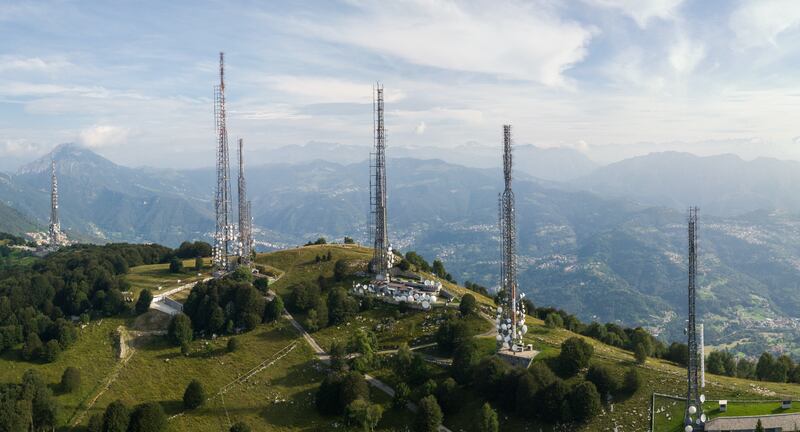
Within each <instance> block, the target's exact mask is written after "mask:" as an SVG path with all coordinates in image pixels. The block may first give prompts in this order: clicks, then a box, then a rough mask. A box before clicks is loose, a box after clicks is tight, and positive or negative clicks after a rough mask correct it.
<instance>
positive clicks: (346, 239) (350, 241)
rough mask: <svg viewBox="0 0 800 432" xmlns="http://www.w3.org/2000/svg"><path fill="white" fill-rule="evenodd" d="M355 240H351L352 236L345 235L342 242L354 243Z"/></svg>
mask: <svg viewBox="0 0 800 432" xmlns="http://www.w3.org/2000/svg"><path fill="white" fill-rule="evenodd" d="M355 243H356V242H355V241H354V240H353V238H352V237H348V236H345V237H344V244H355Z"/></svg>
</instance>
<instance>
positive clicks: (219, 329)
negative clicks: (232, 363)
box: [183, 269, 267, 335]
mask: <svg viewBox="0 0 800 432" xmlns="http://www.w3.org/2000/svg"><path fill="white" fill-rule="evenodd" d="M251 280H252V274H250V272H248V271H246V269H243V270H237V271H236V272H234V273H233V274H232V275H231V276H229V277H225V278H221V279H212V280H209V281H207V282H199V283H197V285H195V286H194V287H193V288H192V291H191V293H190V294H189V298H188V299H187V300H186V303H185V304H184V306H183V313H184V314H186V315H187V316H188V318H189V320H190V322H191V328H192V329H193V330H194V331H195V332H196V333H199V334H205V335H211V334H232V333H234V332H236V330H237V329H238V330H246V331H249V330H252V329H254V328H255V327H256V326H257V325H258V324H259V323H261V322H262V321H264V320H265V318H266V317H265V311H266V310H267V309H266V303H267V302H266V299H264V296H263V295H262V293H260V292H259V291H258V290H257V289H256V288H255V287H254V286H253V284H252V283H251Z"/></svg>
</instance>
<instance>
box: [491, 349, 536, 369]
mask: <svg viewBox="0 0 800 432" xmlns="http://www.w3.org/2000/svg"><path fill="white" fill-rule="evenodd" d="M497 355H498V356H499V357H500V358H501V359H503V360H505V361H506V362H507V363H508V364H510V365H511V366H515V367H521V368H523V369H527V368H529V367H530V366H531V363H533V359H534V358H535V357H536V356H537V355H539V351H536V350H534V349H533V346H531V345H527V346H525V347H521V346H513V347H511V349H505V348H503V349H500V350H498V351H497Z"/></svg>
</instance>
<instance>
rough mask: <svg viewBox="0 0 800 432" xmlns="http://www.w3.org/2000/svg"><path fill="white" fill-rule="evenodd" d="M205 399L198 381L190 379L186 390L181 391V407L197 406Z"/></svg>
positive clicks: (190, 407)
mask: <svg viewBox="0 0 800 432" xmlns="http://www.w3.org/2000/svg"><path fill="white" fill-rule="evenodd" d="M205 401H206V391H205V389H203V384H201V383H200V381H197V380H192V381H191V382H190V383H189V385H188V386H186V391H184V392H183V407H184V408H186V409H190V410H192V409H195V408H199V407H200V406H201V405H203V403H204V402H205Z"/></svg>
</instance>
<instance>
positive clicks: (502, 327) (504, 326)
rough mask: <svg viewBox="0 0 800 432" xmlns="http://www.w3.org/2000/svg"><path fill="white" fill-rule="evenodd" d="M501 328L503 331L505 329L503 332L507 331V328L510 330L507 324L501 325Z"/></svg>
mask: <svg viewBox="0 0 800 432" xmlns="http://www.w3.org/2000/svg"><path fill="white" fill-rule="evenodd" d="M500 328H501V329H503V330H505V329H506V328H508V327H507V326H506V325H505V324H501V325H500Z"/></svg>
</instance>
